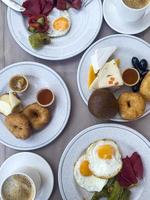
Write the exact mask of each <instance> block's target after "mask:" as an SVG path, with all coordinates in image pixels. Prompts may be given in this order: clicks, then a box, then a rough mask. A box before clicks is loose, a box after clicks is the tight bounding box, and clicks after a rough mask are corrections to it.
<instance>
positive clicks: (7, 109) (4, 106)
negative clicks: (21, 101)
mask: <svg viewBox="0 0 150 200" xmlns="http://www.w3.org/2000/svg"><path fill="white" fill-rule="evenodd" d="M11 112H12V108H11V106H10V105H9V104H8V103H7V102H5V101H2V100H0V113H2V114H4V115H5V116H7V115H9V114H10V113H11Z"/></svg>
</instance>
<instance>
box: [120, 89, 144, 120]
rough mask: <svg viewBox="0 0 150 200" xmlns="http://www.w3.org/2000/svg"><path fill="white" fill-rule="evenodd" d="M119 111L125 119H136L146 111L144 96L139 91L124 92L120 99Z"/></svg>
mask: <svg viewBox="0 0 150 200" xmlns="http://www.w3.org/2000/svg"><path fill="white" fill-rule="evenodd" d="M118 103H119V113H120V115H121V117H122V118H123V119H126V120H134V119H137V118H138V117H140V116H142V115H143V114H144V111H145V101H144V98H143V97H142V96H141V95H140V94H139V93H134V92H124V93H122V94H121V95H120V97H119V99H118Z"/></svg>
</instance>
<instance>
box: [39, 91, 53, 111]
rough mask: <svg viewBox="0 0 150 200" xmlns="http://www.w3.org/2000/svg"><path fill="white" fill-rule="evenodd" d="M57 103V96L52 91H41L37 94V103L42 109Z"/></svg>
mask: <svg viewBox="0 0 150 200" xmlns="http://www.w3.org/2000/svg"><path fill="white" fill-rule="evenodd" d="M54 101H55V95H54V93H53V91H52V90H50V89H47V88H45V89H41V90H40V91H39V92H38V94H37V103H38V104H39V105H40V106H42V107H49V106H51V105H52V104H53V103H54Z"/></svg>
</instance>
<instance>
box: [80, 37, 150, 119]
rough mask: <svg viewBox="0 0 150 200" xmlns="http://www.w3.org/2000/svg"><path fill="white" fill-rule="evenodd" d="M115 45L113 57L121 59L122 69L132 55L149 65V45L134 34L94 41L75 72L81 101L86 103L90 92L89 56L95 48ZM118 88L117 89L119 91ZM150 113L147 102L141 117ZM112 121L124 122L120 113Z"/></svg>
mask: <svg viewBox="0 0 150 200" xmlns="http://www.w3.org/2000/svg"><path fill="white" fill-rule="evenodd" d="M111 45H113V46H114V45H115V46H117V47H118V49H117V51H116V52H115V53H114V56H113V57H115V58H119V59H120V60H121V69H122V71H123V70H125V68H127V67H129V66H131V59H132V57H133V56H136V57H138V58H139V59H142V58H145V59H146V60H147V61H148V63H149V65H150V56H149V55H150V45H149V44H148V43H146V42H145V41H143V40H142V39H139V38H137V37H134V36H129V35H123V34H117V35H111V36H108V37H104V38H102V39H100V40H98V41H97V42H95V43H94V44H93V45H92V46H91V47H89V49H88V50H87V51H86V52H85V53H84V55H83V57H82V59H81V61H80V63H79V67H78V72H77V83H78V89H79V92H80V95H81V97H82V99H83V101H84V102H85V103H86V104H87V103H88V99H89V96H90V94H91V92H90V91H89V89H88V85H87V80H88V70H89V66H90V57H91V55H92V54H93V53H94V51H95V49H97V48H102V47H107V46H111ZM127 89H128V88H125V87H122V89H121V91H123V90H127ZM121 91H120V90H119V91H118V93H119V92H121ZM149 113H150V103H147V105H146V110H145V113H144V115H143V116H142V117H144V116H146V115H147V114H149ZM112 120H113V121H120V122H125V121H126V120H123V119H121V117H120V115H119V114H118V115H116V116H115V117H114V118H113V119H112Z"/></svg>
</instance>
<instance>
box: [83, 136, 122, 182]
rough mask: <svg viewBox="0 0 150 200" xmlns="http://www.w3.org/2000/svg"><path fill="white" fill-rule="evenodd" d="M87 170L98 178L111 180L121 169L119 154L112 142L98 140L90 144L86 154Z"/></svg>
mask: <svg viewBox="0 0 150 200" xmlns="http://www.w3.org/2000/svg"><path fill="white" fill-rule="evenodd" d="M86 155H87V159H88V161H89V169H90V170H91V172H92V173H93V174H94V175H95V176H97V177H100V178H111V177H114V176H115V175H117V174H118V173H119V171H120V170H121V168H122V159H121V153H120V151H119V148H118V146H117V144H116V143H115V142H114V141H112V140H107V139H106V140H105V139H104V140H99V141H96V142H95V143H93V144H91V145H90V146H89V147H88V149H87V152H86Z"/></svg>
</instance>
